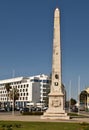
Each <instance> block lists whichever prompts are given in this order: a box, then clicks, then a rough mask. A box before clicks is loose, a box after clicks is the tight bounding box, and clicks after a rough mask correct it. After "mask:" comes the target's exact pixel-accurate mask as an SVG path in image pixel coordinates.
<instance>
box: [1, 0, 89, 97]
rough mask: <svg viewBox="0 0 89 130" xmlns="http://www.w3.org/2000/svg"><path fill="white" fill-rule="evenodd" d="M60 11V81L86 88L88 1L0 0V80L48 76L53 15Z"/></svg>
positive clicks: (88, 76) (88, 79)
mask: <svg viewBox="0 0 89 130" xmlns="http://www.w3.org/2000/svg"><path fill="white" fill-rule="evenodd" d="M56 7H58V8H60V11H61V46H62V81H63V83H64V84H65V86H66V89H67V91H68V90H69V82H70V80H71V87H72V90H71V91H72V92H71V94H72V96H73V97H77V90H78V89H77V87H78V76H80V83H81V90H82V89H84V88H85V87H86V86H89V0H14V1H12V0H8V1H7V0H3V1H0V79H5V78H11V77H12V73H13V70H15V76H32V75H37V74H42V73H44V74H48V75H49V74H50V73H51V63H52V40H53V15H54V10H55V8H56Z"/></svg>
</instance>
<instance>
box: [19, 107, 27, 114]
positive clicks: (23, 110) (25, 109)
mask: <svg viewBox="0 0 89 130" xmlns="http://www.w3.org/2000/svg"><path fill="white" fill-rule="evenodd" d="M20 112H21V113H23V112H29V108H27V107H25V108H22V109H20Z"/></svg>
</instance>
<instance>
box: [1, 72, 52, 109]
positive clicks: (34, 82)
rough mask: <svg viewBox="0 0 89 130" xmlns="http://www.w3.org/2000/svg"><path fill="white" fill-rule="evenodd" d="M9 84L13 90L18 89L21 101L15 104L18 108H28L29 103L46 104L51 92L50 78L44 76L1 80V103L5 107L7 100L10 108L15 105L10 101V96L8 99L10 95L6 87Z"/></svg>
mask: <svg viewBox="0 0 89 130" xmlns="http://www.w3.org/2000/svg"><path fill="white" fill-rule="evenodd" d="M8 83H9V84H10V86H11V89H13V88H16V89H18V92H19V99H18V100H16V102H15V105H16V106H17V107H26V105H27V103H37V102H44V103H45V101H46V99H47V97H48V91H49V90H50V88H49V77H48V76H47V75H44V74H42V75H37V76H31V77H16V78H11V79H6V80H0V103H1V104H2V106H3V107H5V106H6V105H7V100H8V102H9V105H10V106H11V105H13V100H11V99H10V96H9V97H7V94H8V93H7V90H6V87H5V85H6V84H8ZM7 98H8V99H7Z"/></svg>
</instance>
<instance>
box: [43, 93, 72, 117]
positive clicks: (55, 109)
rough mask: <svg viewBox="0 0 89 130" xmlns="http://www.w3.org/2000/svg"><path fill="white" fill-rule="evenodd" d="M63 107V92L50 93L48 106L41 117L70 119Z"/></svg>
mask: <svg viewBox="0 0 89 130" xmlns="http://www.w3.org/2000/svg"><path fill="white" fill-rule="evenodd" d="M63 108H64V94H63V93H60V94H59V93H50V94H49V108H48V110H46V112H44V114H43V116H41V119H70V117H69V116H68V115H67V113H66V112H65V110H64V109H63Z"/></svg>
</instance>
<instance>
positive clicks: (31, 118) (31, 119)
mask: <svg viewBox="0 0 89 130" xmlns="http://www.w3.org/2000/svg"><path fill="white" fill-rule="evenodd" d="M0 121H28V122H72V123H75V122H76V123H82V122H87V123H89V117H86V118H77V117H76V118H72V119H69V120H54V119H53V120H52V119H41V116H31V115H28V116H27V115H0Z"/></svg>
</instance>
